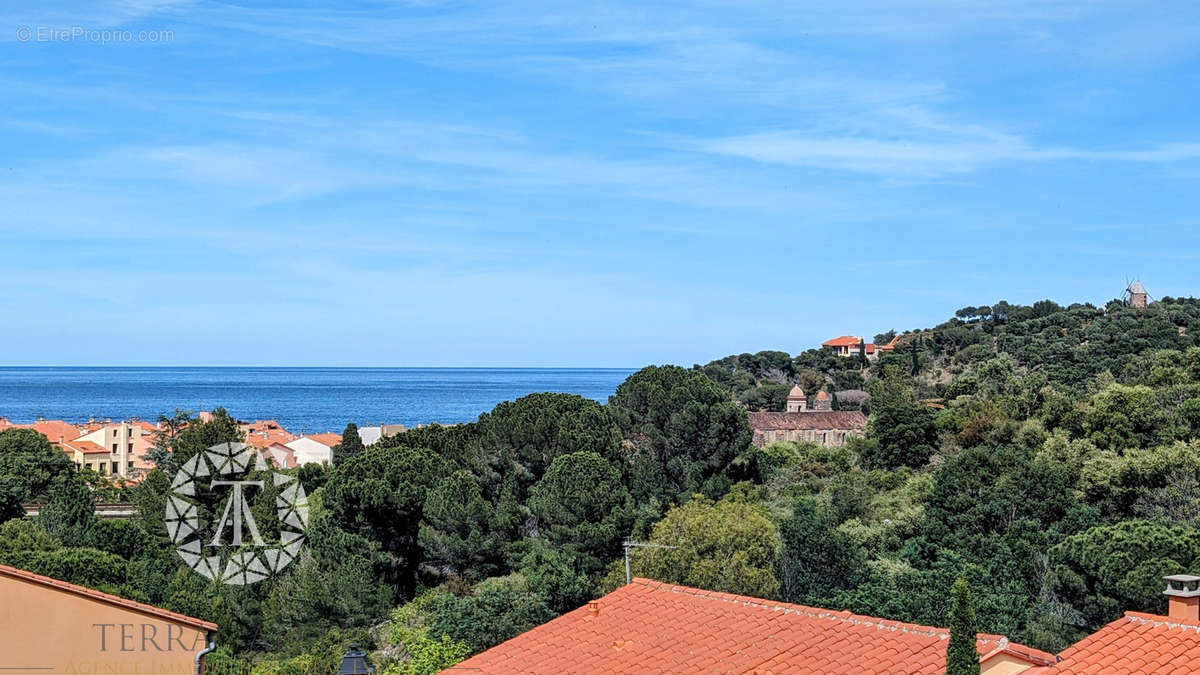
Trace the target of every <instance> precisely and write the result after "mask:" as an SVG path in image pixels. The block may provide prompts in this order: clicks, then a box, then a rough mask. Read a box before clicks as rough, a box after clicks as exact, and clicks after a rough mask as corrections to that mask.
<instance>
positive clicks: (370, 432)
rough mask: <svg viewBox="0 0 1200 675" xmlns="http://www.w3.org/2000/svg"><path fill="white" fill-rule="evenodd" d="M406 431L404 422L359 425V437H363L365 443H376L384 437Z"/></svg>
mask: <svg viewBox="0 0 1200 675" xmlns="http://www.w3.org/2000/svg"><path fill="white" fill-rule="evenodd" d="M404 431H405V427H404V425H403V424H380V425H377V426H373V427H359V428H358V437H359V438H361V439H362V442H363V445H374V444H376V443H378V442H379V440H380V439H382V438H387V437H388V436H395V435H396V434H400V433H404Z"/></svg>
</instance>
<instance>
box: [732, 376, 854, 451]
mask: <svg viewBox="0 0 1200 675" xmlns="http://www.w3.org/2000/svg"><path fill="white" fill-rule="evenodd" d="M813 405H814V407H813V408H812V409H809V407H808V396H807V395H806V394H805V393H804V390H803V389H801V388H800V387H799V386H795V387H792V389H791V391H789V392H788V397H787V404H786V405H785V407H784V410H785V412H752V413H750V428H751V429H752V430H753V431H754V444H755V445H757V446H758V447H763V446H764V445H767V444H770V443H775V442H777V441H806V442H809V443H819V444H820V445H824V446H828V447H833V446H838V445H842V444H844V443H845V442H846V439H847V438H850V437H852V436H862V435H863V429H864V428H865V427H866V426H867V418H866V416H865V415H863V414H862V413H860V412H858V411H857V410H854V411H844V410H833V397H831V396H830V395H829V394H828V393H827V392H825V391H820V392H817V395H816V397H815V399H814V402H813Z"/></svg>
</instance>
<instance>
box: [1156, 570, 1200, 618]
mask: <svg viewBox="0 0 1200 675" xmlns="http://www.w3.org/2000/svg"><path fill="white" fill-rule="evenodd" d="M1163 578H1164V579H1166V581H1167V590H1165V591H1163V595H1165V596H1167V617H1168V618H1171V619H1178V620H1180V621H1193V622H1198V621H1200V577H1196V576H1192V575H1190V574H1172V575H1171V576H1169V577H1163Z"/></svg>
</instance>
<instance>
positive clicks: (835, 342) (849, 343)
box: [821, 335, 863, 347]
mask: <svg viewBox="0 0 1200 675" xmlns="http://www.w3.org/2000/svg"><path fill="white" fill-rule="evenodd" d="M862 341H863V339H862V338H860V337H856V336H854V335H843V336H841V337H835V338H833V339H832V340H826V341H824V342H822V343H821V346H822V347H857V346H858V343H860V342H862Z"/></svg>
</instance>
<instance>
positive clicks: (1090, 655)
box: [1025, 612, 1200, 675]
mask: <svg viewBox="0 0 1200 675" xmlns="http://www.w3.org/2000/svg"><path fill="white" fill-rule="evenodd" d="M1058 658H1059V659H1061V661H1059V662H1058V663H1056V664H1054V665H1052V666H1049V667H1046V668H1033V669H1030V670H1027V671H1025V672H1026V673H1028V674H1029V675H1038V674H1044V675H1061V674H1063V673H1104V674H1105V675H1133V673H1170V674H1175V673H1179V674H1180V675H1183V674H1185V673H1196V672H1200V666H1197V664H1200V623H1196V622H1191V621H1185V620H1181V619H1171V618H1168V617H1165V616H1156V615H1154V614H1142V613H1140V612H1125V616H1124V617H1122V618H1120V619H1117V620H1116V621H1113V622H1112V623H1110V624H1108V625H1107V626H1105V627H1103V628H1101V629H1100V630H1098V631H1096V632H1095V633H1092V634H1091V635H1089V636H1087V637H1085V638H1084V639H1082V640H1080V641H1079V642H1076V643H1075V644H1073V645H1071V646H1070V647H1067V648H1066V649H1065V650H1063V651H1062V652H1061V653H1060V654H1059V655H1058Z"/></svg>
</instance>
